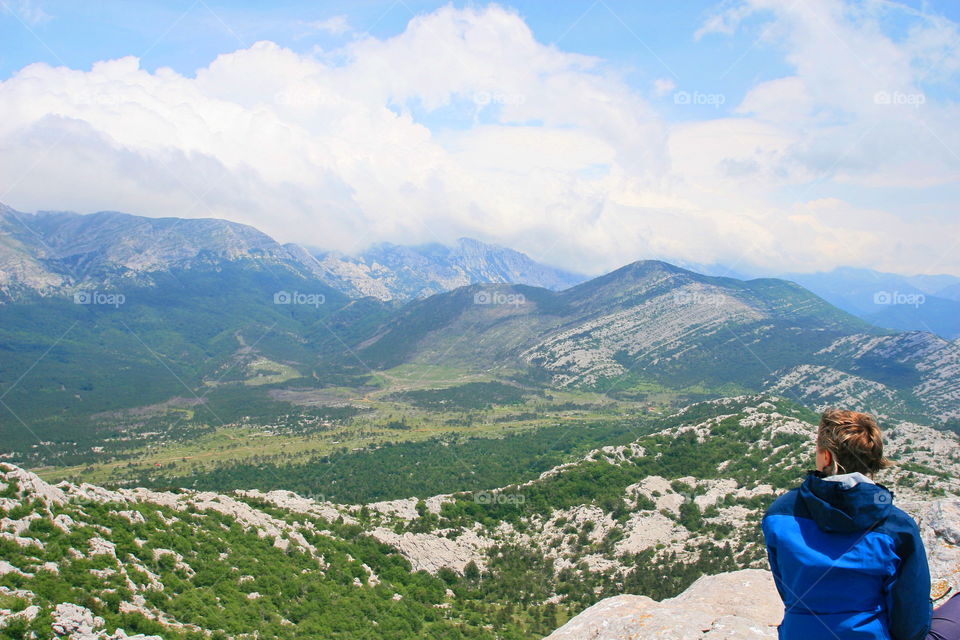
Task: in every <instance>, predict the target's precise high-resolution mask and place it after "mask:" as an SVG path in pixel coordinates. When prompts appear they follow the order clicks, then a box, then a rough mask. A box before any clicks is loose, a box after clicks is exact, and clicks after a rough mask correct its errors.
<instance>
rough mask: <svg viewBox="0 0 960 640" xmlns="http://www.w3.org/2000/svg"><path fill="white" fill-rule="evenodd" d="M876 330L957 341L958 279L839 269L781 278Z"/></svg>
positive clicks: (959, 326) (959, 330) (959, 332)
mask: <svg viewBox="0 0 960 640" xmlns="http://www.w3.org/2000/svg"><path fill="white" fill-rule="evenodd" d="M783 277H784V278H785V279H787V280H792V281H793V282H796V283H798V284H801V285H803V286H804V287H806V288H808V289H810V290H811V291H813V292H814V293H816V294H817V295H819V296H821V297H823V298H824V299H825V300H827V301H828V302H830V303H831V304H833V305H835V306H837V307H840V308H841V309H843V310H845V311H849V312H850V313H853V314H855V315H857V316H859V317H861V318H863V319H864V320H867V321H868V322H870V323H872V324H875V325H877V326H880V327H887V328H890V329H901V330H918V331H930V332H932V333H936V334H938V335H940V336H943V337H944V338H948V339H953V338H956V337H960V278H958V277H956V276H950V275H937V276H927V275H917V276H901V275H897V274H894V273H882V272H879V271H873V270H870V269H854V268H851V267H841V268H838V269H834V270H833V271H826V272H819V273H791V274H787V275H784V276H783Z"/></svg>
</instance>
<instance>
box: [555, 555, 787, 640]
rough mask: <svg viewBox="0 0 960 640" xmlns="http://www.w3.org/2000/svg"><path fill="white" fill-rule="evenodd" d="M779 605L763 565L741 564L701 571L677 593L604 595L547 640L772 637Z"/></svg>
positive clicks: (749, 639) (779, 615)
mask: <svg viewBox="0 0 960 640" xmlns="http://www.w3.org/2000/svg"><path fill="white" fill-rule="evenodd" d="M782 617H783V605H782V604H781V602H780V597H779V596H778V595H777V590H776V588H775V587H774V584H773V577H772V575H771V574H770V572H769V571H763V570H760V569H744V570H743V571H734V572H731V573H721V574H718V575H715V576H704V577H702V578H700V579H699V580H697V581H696V582H694V583H693V584H692V585H690V587H689V588H688V589H687V590H686V591H684V592H683V593H682V594H680V595H679V596H677V597H675V598H670V599H669V600H664V601H662V602H657V601H656V600H652V599H650V598H648V597H646V596H634V595H622V596H616V597H613V598H607V599H606V600H602V601H600V602H598V603H597V604H595V605H593V606H592V607H590V608H589V609H587V610H585V611H583V612H582V613H581V614H580V615H578V616H576V617H575V618H573V619H572V620H570V621H568V622H567V624H565V625H563V626H562V627H560V628H559V629H557V630H556V631H554V632H553V633H552V634H550V635H549V636H547V640H643V639H646V638H651V639H653V638H657V639H658V640H694V639H697V638H709V639H710V640H721V639H722V640H753V639H754V638H758V639H759V638H776V637H777V629H776V626H777V624H779V623H780V620H781V618H782Z"/></svg>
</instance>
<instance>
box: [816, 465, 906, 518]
mask: <svg viewBox="0 0 960 640" xmlns="http://www.w3.org/2000/svg"><path fill="white" fill-rule="evenodd" d="M800 499H801V500H803V502H804V503H805V504H806V506H807V509H808V510H809V512H810V515H811V517H812V518H813V520H814V521H815V522H816V523H817V526H819V527H820V529H821V530H823V531H830V532H837V533H852V532H855V531H864V530H866V529H869V528H870V527H872V526H874V525H875V524H877V523H878V522H881V521H883V520H884V519H885V518H886V517H887V516H888V515H890V511H891V509H892V508H893V493H891V492H890V490H889V489H887V488H886V487H884V486H883V485H881V484H874V483H873V482H872V481H871V480H870V479H869V478H867V477H866V476H864V475H861V474H859V473H852V474H846V475H843V476H832V477H830V479H827V478H825V477H823V475H822V474H821V473H820V472H819V471H808V472H807V478H806V479H805V480H804V481H803V484H802V485H800Z"/></svg>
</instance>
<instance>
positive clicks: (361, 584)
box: [0, 397, 960, 640]
mask: <svg viewBox="0 0 960 640" xmlns="http://www.w3.org/2000/svg"><path fill="white" fill-rule="evenodd" d="M790 411H792V409H791V408H790V406H789V405H788V404H784V403H781V402H780V401H777V400H774V401H768V400H767V399H764V398H759V397H741V398H734V399H724V400H718V401H711V402H708V403H703V404H701V405H696V406H694V407H691V408H688V409H686V410H684V411H681V412H680V413H678V414H677V415H676V416H674V417H672V418H671V419H670V420H671V422H672V426H669V427H667V428H664V429H663V430H662V431H658V432H656V433H653V434H650V435H645V436H641V437H639V438H638V439H637V440H635V441H634V442H632V443H630V444H627V445H622V446H614V447H603V448H601V449H597V450H595V451H592V452H590V453H589V454H587V455H585V456H584V457H583V458H582V459H580V460H578V461H574V462H570V463H567V464H565V465H561V466H559V467H556V468H554V469H552V470H550V471H547V472H545V473H544V474H543V475H542V476H541V477H540V478H539V479H536V480H533V481H530V482H527V483H524V484H521V485H513V486H509V487H503V488H500V489H497V490H494V491H488V492H478V493H473V494H471V493H465V494H456V495H440V496H434V497H432V498H428V499H426V500H422V501H420V500H417V499H416V498H411V499H407V500H393V501H388V502H379V503H371V504H367V505H343V504H334V503H330V502H324V501H317V500H314V499H311V498H307V497H303V496H299V495H297V494H294V493H291V492H288V491H271V492H268V493H264V492H260V491H236V492H233V493H230V494H225V493H224V494H221V493H213V492H205V491H194V490H186V489H184V490H177V491H152V490H147V489H142V488H138V489H125V488H121V489H116V490H109V489H105V488H102V487H98V486H94V485H89V484H73V483H68V482H63V483H60V484H58V485H55V486H54V485H51V484H49V483H47V482H44V481H43V480H42V479H41V478H39V477H38V476H36V475H35V474H33V473H30V472H29V471H26V470H24V469H22V468H19V467H16V466H14V465H11V464H6V463H0V637H3V638H6V637H11V638H70V639H71V640H122V639H124V638H138V639H139V640H149V639H154V640H155V639H156V638H163V640H208V639H210V640H227V639H228V638H229V639H235V640H247V639H250V640H253V639H254V638H278V639H279V638H282V639H287V638H289V639H291V640H294V639H295V640H299V639H300V638H324V640H331V639H337V640H339V639H344V640H354V639H355V638H358V639H359V638H363V639H371V640H373V639H380V638H382V639H384V640H398V639H404V640H405V639H407V638H409V639H419V638H424V637H435V638H458V639H460V638H463V639H470V640H473V639H478V640H479V639H483V640H488V639H489V640H497V639H503V638H510V639H513V638H523V639H533V638H542V637H544V636H546V637H549V638H551V640H572V639H577V640H581V639H583V640H601V639H605V640H620V639H624V640H626V639H627V638H629V639H630V640H643V639H645V638H651V639H652V638H657V639H660V640H670V639H677V640H679V639H684V640H686V639H695V638H723V639H726V640H737V639H739V638H743V639H745V640H746V639H752V638H774V637H776V625H777V623H778V622H779V620H780V616H781V613H782V609H781V606H780V602H779V598H778V596H777V593H776V590H775V589H774V587H773V584H772V581H771V578H770V575H769V573H768V572H767V571H765V567H766V560H765V557H764V553H763V543H762V540H761V539H760V536H759V527H758V524H759V518H760V517H761V516H762V513H763V510H764V508H765V505H766V504H768V503H769V501H770V500H772V499H773V498H774V496H775V495H777V494H779V493H780V492H782V491H783V490H785V488H787V487H790V486H795V484H796V482H797V479H798V478H800V477H802V475H803V470H804V468H806V465H807V463H808V460H807V458H808V457H809V454H810V451H811V446H812V439H813V427H812V425H811V424H810V423H809V421H807V420H803V419H801V417H802V416H798V415H794V414H791V413H790ZM886 438H887V443H888V445H889V450H890V453H891V455H893V456H894V457H895V458H896V459H898V460H899V461H900V463H901V464H900V466H899V467H898V468H897V469H894V470H891V471H887V472H884V473H885V475H884V476H883V477H881V481H882V482H883V483H884V484H886V485H887V486H889V487H891V488H892V489H893V490H894V492H895V495H896V503H897V505H898V506H900V507H901V508H903V509H904V510H905V511H907V512H908V513H909V514H910V515H911V516H913V517H914V518H915V519H916V520H917V522H918V523H919V524H920V527H921V531H922V534H923V537H924V542H925V544H926V547H927V551H928V557H929V561H930V567H931V572H932V574H933V576H934V578H935V579H936V580H939V581H942V582H944V583H945V584H946V585H949V586H952V587H953V589H954V590H958V589H960V497H958V496H957V491H956V484H955V482H954V480H953V478H955V477H956V476H957V475H958V474H960V446H958V440H957V436H956V435H955V434H953V433H949V432H945V431H940V430H935V429H932V428H930V427H925V426H920V425H914V424H909V423H899V424H897V425H896V427H895V428H890V429H888V430H887V432H886ZM931 465H935V468H934V467H933V466H931ZM701 576H703V577H701ZM685 587H686V589H685V590H684V588H685ZM631 593H645V594H649V595H650V596H654V597H647V596H639V595H624V594H631ZM677 594H679V595H677ZM574 614H577V615H574ZM571 616H573V617H572V618H571ZM564 623H565V624H564Z"/></svg>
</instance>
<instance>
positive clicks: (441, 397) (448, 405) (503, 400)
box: [396, 382, 544, 410]
mask: <svg viewBox="0 0 960 640" xmlns="http://www.w3.org/2000/svg"><path fill="white" fill-rule="evenodd" d="M525 393H527V394H528V393H530V391H524V390H523V389H520V388H518V387H514V386H511V385H507V384H503V383H502V382H470V383H467V384H464V385H461V386H458V387H447V388H444V389H422V390H417V391H404V392H402V393H398V394H396V397H397V399H398V400H405V401H408V402H410V403H411V404H413V405H414V406H417V407H422V408H424V409H443V410H447V409H463V410H467V409H489V408H491V407H492V406H493V405H513V404H521V403H522V402H523V401H524V394H525ZM534 393H535V394H537V395H540V396H542V395H544V392H543V391H542V390H539V389H537V390H535V391H534Z"/></svg>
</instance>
